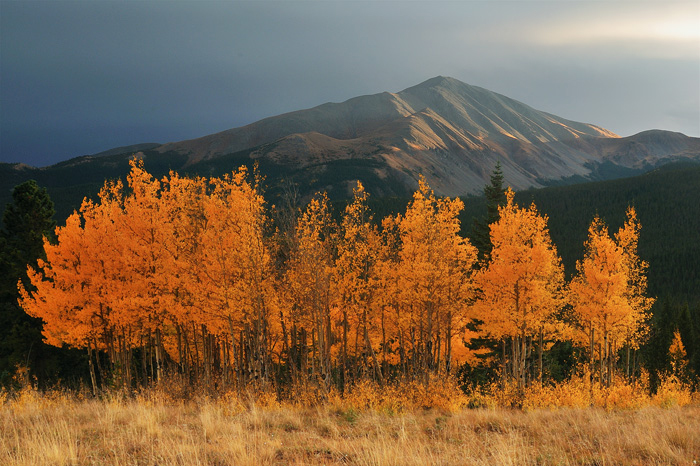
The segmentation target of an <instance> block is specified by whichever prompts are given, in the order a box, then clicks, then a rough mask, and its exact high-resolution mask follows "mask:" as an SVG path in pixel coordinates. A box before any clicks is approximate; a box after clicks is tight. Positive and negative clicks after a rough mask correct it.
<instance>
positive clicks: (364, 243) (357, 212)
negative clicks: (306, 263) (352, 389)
mask: <svg viewBox="0 0 700 466" xmlns="http://www.w3.org/2000/svg"><path fill="white" fill-rule="evenodd" d="M353 194H354V197H353V202H352V203H351V204H349V205H348V206H347V207H346V209H345V212H344V215H343V218H342V221H341V226H340V234H339V237H338V253H337V259H336V261H335V268H334V274H333V276H334V280H333V283H334V285H335V287H336V292H335V293H334V296H335V297H336V309H337V312H336V319H335V320H336V321H339V322H340V326H341V329H340V331H339V333H341V332H342V342H343V345H342V358H343V364H344V366H347V364H348V361H347V358H348V357H352V358H353V359H354V360H355V361H357V362H358V363H360V364H361V365H362V366H364V367H366V368H370V367H372V368H373V371H374V375H375V376H376V377H377V378H378V380H379V381H380V382H383V376H382V370H381V368H380V366H379V359H378V356H377V355H378V354H381V351H383V350H382V348H384V346H385V343H386V332H385V328H384V319H383V315H382V312H381V311H382V308H381V307H378V306H376V303H375V298H376V294H377V291H378V289H377V280H376V270H375V269H376V264H377V261H378V258H379V256H380V254H381V252H382V251H381V249H382V244H381V237H380V235H379V232H378V230H377V228H376V227H374V226H373V225H372V223H371V222H372V217H371V215H370V213H369V208H368V207H367V197H368V194H367V192H366V191H365V189H364V187H363V186H362V184H361V183H360V182H358V183H357V186H356V187H355V189H354V190H353ZM351 329H354V332H352V333H354V335H351V334H350V333H351ZM351 339H352V340H354V344H353V345H351V344H350V340H351ZM363 357H364V359H365V360H364V361H363ZM346 370H347V367H346Z"/></svg>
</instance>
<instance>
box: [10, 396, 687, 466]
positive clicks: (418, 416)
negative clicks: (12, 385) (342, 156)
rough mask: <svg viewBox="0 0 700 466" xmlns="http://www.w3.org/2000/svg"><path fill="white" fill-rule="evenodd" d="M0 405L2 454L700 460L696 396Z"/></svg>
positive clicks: (66, 460)
mask: <svg viewBox="0 0 700 466" xmlns="http://www.w3.org/2000/svg"><path fill="white" fill-rule="evenodd" d="M0 404H1V406H0V464H3V465H22V466H25V465H26V466H29V465H31V466H41V465H47V466H48V465H51V466H58V465H153V466H155V465H158V466H170V465H286V464H292V465H302V464H303V465H307V464H308V465H322V464H325V465H330V464H356V465H419V464H420V465H422V464H431V465H432V464H435V465H440V464H441V465H460V464H464V465H509V464H513V465H516V464H517V465H624V464H629V465H648V464H673V465H689V466H690V465H693V464H700V406H698V405H697V404H691V405H687V406H683V407H679V406H675V407H670V408H662V407H659V406H647V407H644V408H640V409H636V410H613V411H609V410H605V409H601V408H560V409H554V410H551V409H534V410H531V411H521V410H510V409H471V410H470V409H465V408H444V407H443V408H412V409H400V410H393V409H391V408H390V407H389V408H388V407H387V406H385V405H382V406H378V407H365V408H362V407H357V406H355V405H353V404H352V403H348V402H347V401H346V402H341V403H339V402H337V401H332V400H331V401H328V402H326V403H324V404H320V405H318V406H316V407H303V406H299V405H280V404H278V403H276V402H273V401H263V402H262V403H257V404H255V403H253V404H246V403H243V402H241V401H240V400H239V399H238V398H236V397H223V398H220V399H218V400H210V399H206V398H203V399H199V400H193V401H174V400H172V399H169V398H167V397H165V396H162V395H159V394H157V393H151V394H147V395H145V396H140V397H136V398H128V399H124V398H119V397H116V396H115V397H111V398H107V399H103V400H96V399H89V398H88V399H81V398H80V397H77V396H75V395H64V394H60V393H55V392H53V393H45V394H42V393H38V392H35V391H31V390H25V391H24V392H22V393H20V394H19V395H18V396H16V397H11V398H8V397H5V399H1V398H0ZM694 462H697V463H694Z"/></svg>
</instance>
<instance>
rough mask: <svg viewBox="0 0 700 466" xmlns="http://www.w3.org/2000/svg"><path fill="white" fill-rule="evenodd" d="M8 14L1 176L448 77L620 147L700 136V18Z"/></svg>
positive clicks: (126, 10)
mask: <svg viewBox="0 0 700 466" xmlns="http://www.w3.org/2000/svg"><path fill="white" fill-rule="evenodd" d="M640 5H641V6H640ZM0 9H1V11H0V13H1V14H0V21H1V24H0V26H1V28H0V31H1V32H0V34H1V37H0V40H1V42H0V43H1V44H2V45H1V47H2V50H1V53H2V54H1V56H0V57H1V60H2V67H1V68H0V74H1V76H0V78H1V79H0V91H1V94H0V99H1V101H2V105H1V107H0V109H1V110H0V111H1V115H0V132H1V134H0V145H1V147H0V152H1V154H0V160H2V161H23V162H27V163H31V164H37V165H45V164H49V163H53V162H55V161H57V160H60V159H65V158H68V157H72V156H76V155H81V154H86V153H95V152H98V151H101V150H105V149H109V148H111V147H115V146H119V145H126V144H134V143H139V142H151V141H155V142H168V141H175V140H181V139H186V138H192V137H197V136H202V135H205V134H209V133H212V132H216V131H220V130H224V129H228V128H231V127H235V126H240V125H244V124H247V123H250V122H252V121H255V120H258V119H260V118H263V117H266V116H271V115H275V114H279V113H282V112H287V111H292V110H297V109H300V108H308V107H311V106H314V105H318V104H321V103H324V102H326V101H336V102H337V101H343V100H346V99H348V98H351V97H354V96H356V95H361V94H369V93H377V92H381V91H384V90H388V91H399V90H401V89H403V88H405V87H408V86H411V85H413V84H417V83H419V82H421V81H423V80H425V79H428V78H430V77H432V76H435V75H438V74H440V75H448V76H453V77H455V78H457V79H460V80H463V81H465V82H468V83H471V84H476V85H480V86H483V87H486V88H489V89H491V90H494V91H496V92H500V93H502V94H506V95H509V96H511V97H513V98H516V99H518V100H521V101H523V102H525V103H527V104H529V105H532V106H534V107H535V108H538V109H541V110H545V111H549V112H552V113H555V114H558V115H560V116H563V117H565V118H569V119H573V120H579V121H586V122H590V123H595V124H599V125H601V126H604V127H606V128H608V129H610V130H612V131H614V132H617V133H619V134H622V135H628V134H632V133H635V132H638V131H642V130H645V129H650V128H663V129H669V130H676V131H681V132H685V133H686V134H689V135H693V136H698V135H700V116H699V113H700V108H699V107H700V98H699V97H698V94H699V93H700V90H699V89H698V82H700V66H699V64H698V52H699V49H700V43H699V42H698V40H700V39H699V37H698V34H697V33H694V32H693V26H694V25H697V26H700V25H698V24H697V23H698V22H700V18H699V17H698V15H700V7H698V4H697V2H658V3H656V2H623V1H618V2H582V1H563V2H554V1H545V2H535V1H509V2H501V1H491V2H486V1H473V2H471V1H470V2H436V1H431V2H428V1H426V2H376V1H375V2H340V1H337V2H333V1H330V2H295V1H293V2H289V1H287V2H267V1H256V2H208V1H200V2H194V1H190V2H160V1H144V2H122V1H119V2H117V1H100V2H97V1H90V2H66V1H49V2H34V1H28V2H11V1H3V2H0ZM674 11H676V12H678V14H675V15H674V14H671V13H673V12H674ZM669 12H671V13H669ZM693 15H695V16H693ZM679 18H680V19H679ZM688 18H690V23H688ZM664 21H665V23H664ZM693 21H695V23H693ZM674 24H675V26H674ZM683 28H686V29H683ZM640 31H642V32H641V33H640ZM645 34H646V35H645Z"/></svg>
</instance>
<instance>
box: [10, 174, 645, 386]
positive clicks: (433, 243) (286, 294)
mask: <svg viewBox="0 0 700 466" xmlns="http://www.w3.org/2000/svg"><path fill="white" fill-rule="evenodd" d="M290 193H291V194H290V196H287V197H286V199H287V201H288V202H287V203H286V204H287V205H283V204H280V205H279V206H268V205H267V204H266V202H265V199H264V197H263V196H262V193H261V186H260V179H259V177H258V176H257V175H256V173H255V172H253V173H251V172H249V171H248V170H247V169H245V168H241V169H239V170H238V171H236V172H234V173H232V174H231V175H227V176H223V177H211V178H206V177H195V178H188V177H180V176H179V175H178V174H177V173H170V174H169V175H168V176H165V177H163V178H162V179H155V178H153V177H152V176H151V175H150V174H149V173H148V172H146V171H145V169H144V168H143V165H142V163H141V162H138V161H134V162H132V166H131V172H130V174H129V176H128V178H127V184H126V185H123V184H122V183H121V182H120V181H114V182H107V183H105V185H104V187H103V188H102V190H101V191H100V193H99V196H98V200H96V201H91V200H85V201H84V202H83V204H82V206H81V208H80V211H79V212H75V213H73V215H71V216H70V217H69V218H68V219H67V221H66V225H65V226H63V227H58V228H56V230H55V241H54V240H53V239H52V238H50V237H47V238H46V239H45V240H44V253H45V256H44V257H45V258H44V259H39V260H38V261H37V262H36V264H35V265H33V264H30V266H29V268H28V271H27V281H26V282H20V283H19V293H20V299H19V302H20V305H21V307H22V308H23V309H24V311H26V313H27V314H29V315H31V316H34V317H38V318H41V319H42V321H43V335H44V338H45V339H46V341H47V342H48V343H50V344H52V345H57V346H59V345H64V344H67V345H70V346H71V347H75V348H81V349H82V350H84V351H87V354H88V361H89V369H90V370H89V373H90V380H91V385H92V387H93V390H95V391H97V390H98V388H99V386H100V385H104V384H105V383H110V384H113V385H117V386H126V387H131V386H134V384H150V383H153V382H156V381H159V380H163V378H164V377H165V376H166V375H167V374H172V373H178V374H180V375H182V376H184V377H187V378H189V380H191V381H193V382H194V381H196V382H201V383H204V384H206V385H209V386H242V385H246V384H250V383H254V384H259V385H274V386H276V387H278V388H279V387H287V386H293V385H294V384H307V383H313V384H315V385H316V386H318V387H320V388H322V389H329V388H330V387H332V386H334V387H337V388H339V389H341V390H343V389H344V388H345V387H347V386H348V384H352V383H354V382H355V381H357V380H360V379H366V378H369V379H373V380H375V381H376V382H378V383H380V384H383V383H386V382H387V381H388V380H396V379H404V378H409V379H422V378H427V377H429V376H430V375H431V374H449V373H454V372H455V371H456V368H457V367H458V366H459V365H460V364H462V363H464V362H466V361H470V360H473V358H474V356H475V354H474V351H473V350H472V349H471V348H470V345H469V343H470V341H471V340H472V339H477V338H478V339H486V340H488V341H490V342H491V343H492V346H493V347H495V348H497V349H496V350H495V351H493V355H492V356H493V357H495V358H497V360H498V361H499V362H500V365H501V369H500V373H501V377H502V378H503V380H504V381H506V380H510V381H511V382H513V383H516V384H518V386H525V385H527V384H530V383H533V382H535V381H541V380H542V378H543V374H545V373H546V368H545V367H544V363H543V353H545V352H547V351H548V350H550V349H551V347H552V345H553V343H554V342H557V341H568V342H572V343H573V344H575V345H578V346H580V347H581V348H582V349H583V351H585V353H586V355H587V362H588V367H589V369H590V371H591V373H592V377H594V378H596V380H598V381H600V382H601V383H604V384H609V383H611V381H612V379H613V377H614V375H615V373H616V371H618V367H620V368H622V371H623V373H624V374H625V375H626V376H631V372H633V370H632V371H631V370H630V364H629V361H630V357H629V354H630V351H633V350H634V349H636V348H637V347H638V346H639V343H640V342H641V341H642V340H643V338H644V336H645V332H646V331H647V329H648V326H647V320H648V317H649V314H648V311H649V308H650V307H651V304H652V302H653V300H652V299H651V298H648V297H646V268H647V264H646V263H645V262H644V261H642V260H641V259H640V258H639V257H638V254H637V241H638V237H639V233H640V228H641V227H640V224H639V221H638V219H637V216H636V212H635V211H634V209H629V210H628V212H627V221H626V222H625V224H624V225H623V226H622V227H621V228H620V229H619V230H618V231H617V233H615V234H613V235H610V234H609V232H608V229H607V227H606V225H605V224H604V222H602V220H600V219H599V218H595V219H594V220H593V222H592V223H591V225H590V228H589V236H588V240H587V242H586V245H585V248H586V254H585V256H584V259H583V260H582V261H580V262H579V263H578V264H577V274H576V275H575V277H574V278H573V279H572V280H571V281H570V283H567V282H566V281H565V279H564V271H563V267H562V265H561V260H560V258H559V256H558V254H557V250H556V247H555V245H554V244H553V243H552V241H551V239H550V237H549V232H548V229H547V217H546V216H544V215H542V214H540V213H539V212H538V210H537V208H536V206H535V205H534V204H532V205H530V206H528V207H520V206H519V205H518V204H517V203H516V202H515V200H514V193H513V192H512V191H511V190H510V189H509V190H507V191H506V192H505V193H503V195H504V199H505V201H504V202H503V205H501V206H500V207H497V212H498V218H497V219H496V220H494V221H493V222H492V223H491V224H490V226H489V227H488V229H489V235H488V237H489V244H490V247H489V248H488V250H484V251H483V252H482V254H481V256H480V255H479V253H478V251H477V248H476V247H474V246H473V245H472V244H471V243H470V241H469V240H468V239H467V238H465V237H463V236H461V235H460V228H461V225H460V222H459V214H460V212H461V211H462V209H463V207H464V204H463V203H462V201H461V200H460V199H450V198H439V197H436V196H435V194H434V193H433V191H432V190H431V189H430V187H429V186H428V185H427V183H426V182H425V181H424V180H421V181H420V182H419V187H418V190H417V191H416V192H415V193H414V195H413V198H412V199H411V201H410V202H409V204H408V206H407V208H406V211H405V213H403V214H397V215H390V216H387V217H385V218H383V219H381V220H378V219H374V218H373V216H372V213H371V211H370V210H369V208H368V194H367V193H366V192H365V190H364V188H363V187H362V185H361V184H360V183H358V184H357V187H356V188H355V190H354V198H353V200H352V201H351V202H350V203H349V204H348V205H347V206H346V208H345V209H344V211H343V212H342V214H341V215H340V217H339V218H334V216H333V215H332V212H331V208H330V207H329V201H328V198H327V197H326V196H325V195H324V194H318V195H316V196H315V197H313V198H312V199H311V200H310V201H309V202H308V203H307V204H306V206H305V207H304V208H298V207H297V206H296V205H295V204H296V203H295V202H294V195H293V191H290ZM497 194H498V193H497ZM498 195H501V194H498ZM621 355H625V356H626V357H625V358H624V364H620V362H621V361H620V356H621Z"/></svg>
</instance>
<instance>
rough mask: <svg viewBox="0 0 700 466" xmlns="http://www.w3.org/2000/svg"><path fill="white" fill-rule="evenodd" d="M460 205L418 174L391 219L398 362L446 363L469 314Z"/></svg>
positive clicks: (470, 254) (468, 264)
mask: <svg viewBox="0 0 700 466" xmlns="http://www.w3.org/2000/svg"><path fill="white" fill-rule="evenodd" d="M463 208H464V204H463V203H462V201H461V200H460V199H454V200H452V199H449V198H442V199H438V198H436V197H435V194H434V193H433V191H432V190H431V189H430V187H429V186H428V184H427V183H426V182H425V180H424V179H421V180H420V182H419V188H418V190H417V191H416V192H415V193H414V195H413V200H412V201H411V203H410V204H409V206H408V209H407V211H406V215H405V216H404V217H403V218H401V217H399V218H397V220H396V221H397V224H398V232H399V243H400V244H399V251H398V256H397V259H398V263H396V264H395V270H394V272H393V273H394V274H395V279H394V280H392V282H393V283H394V285H395V287H396V288H395V290H394V293H395V296H396V303H395V306H394V319H395V324H394V326H395V327H396V329H397V332H398V335H397V340H398V341H399V342H400V343H399V344H400V347H401V348H400V351H401V354H402V358H403V359H404V363H406V362H408V361H406V358H410V359H411V361H410V364H411V365H412V366H413V367H414V368H417V369H419V370H420V371H421V372H423V373H425V372H426V371H428V370H438V369H440V368H444V369H446V370H449V369H450V367H451V364H452V363H453V361H452V357H453V350H452V347H453V344H454V343H455V342H456V341H459V340H460V339H461V335H462V333H463V327H464V326H465V325H466V323H467V318H468V317H469V316H468V308H469V301H470V299H471V298H472V296H473V292H472V286H471V273H472V269H473V265H474V263H475V261H476V248H474V247H473V246H472V245H471V244H470V243H469V241H468V240H467V239H465V238H462V237H461V236H460V235H459V230H460V225H459V218H458V215H459V212H460V211H461V210H462V209H463ZM459 344H461V342H460V343H459Z"/></svg>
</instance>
